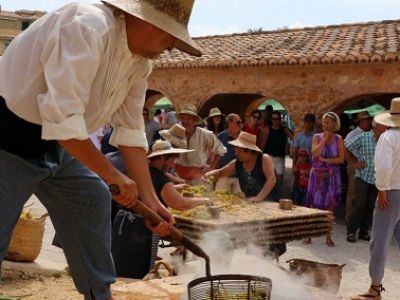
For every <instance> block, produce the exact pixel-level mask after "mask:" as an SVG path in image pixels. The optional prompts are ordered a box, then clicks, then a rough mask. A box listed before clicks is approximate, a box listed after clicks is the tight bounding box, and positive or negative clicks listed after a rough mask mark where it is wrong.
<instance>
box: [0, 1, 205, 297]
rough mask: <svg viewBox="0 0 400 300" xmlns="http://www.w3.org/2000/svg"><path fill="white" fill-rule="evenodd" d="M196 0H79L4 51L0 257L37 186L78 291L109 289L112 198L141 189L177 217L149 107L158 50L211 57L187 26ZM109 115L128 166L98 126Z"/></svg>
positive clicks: (102, 293)
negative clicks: (150, 133)
mask: <svg viewBox="0 0 400 300" xmlns="http://www.w3.org/2000/svg"><path fill="white" fill-rule="evenodd" d="M193 2H194V1H193V0H192V1H190V0H168V1H167V0H159V1H152V0H140V1H139V0H104V1H102V3H96V4H83V3H71V4H68V5H65V6H64V7H62V8H60V9H58V10H56V11H54V12H50V13H48V14H46V15H45V16H43V17H41V18H40V19H39V20H37V21H36V22H34V23H33V24H32V25H31V26H30V27H29V28H28V29H27V30H25V31H24V32H23V33H21V34H20V35H18V36H17V37H16V38H15V39H14V40H13V41H12V42H11V44H10V45H9V46H8V48H7V50H6V51H5V53H4V55H3V56H2V57H1V59H0V96H1V98H0V122H1V123H0V128H1V129H0V149H1V150H0V164H1V166H2V167H1V168H0V263H1V261H2V260H3V258H4V256H5V254H6V251H7V247H8V244H9V241H10V238H11V233H12V230H13V228H14V226H15V224H16V223H17V221H18V217H19V215H20V212H21V209H22V207H23V205H24V203H25V202H26V201H27V199H28V198H29V197H30V195H31V194H32V193H35V195H36V196H38V198H39V199H40V201H41V202H42V203H43V204H44V205H45V206H46V208H47V210H48V211H49V214H50V217H51V219H52V221H53V224H54V226H55V229H56V231H57V233H58V237H59V239H60V242H61V245H62V247H63V249H64V251H65V254H66V257H67V260H68V264H69V267H70V270H71V275H72V277H73V279H74V283H75V285H76V288H77V289H78V291H79V292H80V293H82V294H84V295H85V298H86V299H109V298H110V299H111V292H110V284H111V283H112V282H113V281H114V279H115V274H114V268H113V264H112V259H111V254H110V236H111V234H110V231H111V229H110V203H111V195H110V193H109V191H108V187H107V185H111V184H112V185H117V186H118V187H119V190H120V193H119V194H118V195H116V196H115V199H116V200H117V201H118V202H119V203H120V204H123V205H125V206H127V207H133V206H134V204H135V201H136V199H137V196H138V195H140V197H141V200H142V201H143V202H145V203H146V204H148V205H149V206H150V207H151V208H152V209H153V210H155V211H156V212H157V213H159V214H160V215H162V216H163V217H164V218H165V219H166V220H168V222H169V223H170V224H173V223H174V220H173V218H172V216H171V215H170V213H169V212H168V211H167V210H166V208H165V207H164V206H163V205H162V204H161V203H160V202H159V200H158V198H157V195H156V193H155V192H154V189H153V187H152V185H151V184H149V183H150V176H149V171H148V166H147V159H146V151H147V143H146V138H145V132H144V123H143V117H142V108H143V103H144V100H145V91H146V89H147V77H148V76H149V74H150V72H151V60H150V59H154V58H156V57H158V56H159V55H160V54H161V53H162V52H163V51H164V50H166V49H172V48H173V47H177V48H179V49H181V50H183V51H186V52H188V53H190V54H193V55H198V56H199V55H201V52H200V51H199V47H198V46H197V45H196V43H195V42H194V41H193V40H192V39H191V38H190V36H189V34H188V31H187V24H188V21H189V17H190V13H191V10H192V7H193ZM106 123H110V124H111V125H112V126H113V128H114V130H113V133H112V136H111V140H110V141H111V144H113V145H117V146H118V147H119V150H120V151H121V153H122V155H123V157H124V160H125V164H126V166H127V169H128V170H129V174H130V175H131V176H132V179H133V180H132V179H130V178H128V177H127V176H125V175H124V174H122V173H121V172H120V171H118V170H117V169H116V168H115V167H113V166H112V164H111V163H110V162H109V161H108V160H107V159H106V158H105V157H104V155H102V153H101V152H100V151H98V150H97V149H96V147H95V146H94V145H93V143H92V142H91V141H90V139H89V135H90V134H91V133H93V132H94V131H95V130H96V129H97V128H99V127H101V126H103V125H104V124H106Z"/></svg>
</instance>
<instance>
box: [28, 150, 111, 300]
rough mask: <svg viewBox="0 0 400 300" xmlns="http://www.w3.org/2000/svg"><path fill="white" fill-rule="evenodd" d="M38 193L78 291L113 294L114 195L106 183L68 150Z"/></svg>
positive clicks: (104, 296)
mask: <svg viewBox="0 0 400 300" xmlns="http://www.w3.org/2000/svg"><path fill="white" fill-rule="evenodd" d="M36 194H37V196H38V197H39V199H40V200H41V201H42V203H43V204H44V205H45V206H46V208H47V210H48V211H49V215H50V218H51V220H52V222H53V224H54V227H55V229H56V232H57V236H58V238H59V241H60V244H61V246H62V248H63V250H64V252H65V255H66V258H67V261H68V264H69V267H70V270H71V275H72V277H73V280H74V283H75V286H76V287H77V289H78V291H79V292H80V293H82V294H84V295H85V297H86V298H88V299H89V298H90V296H91V295H93V296H94V298H95V299H96V300H97V299H107V298H108V297H110V295H111V292H110V284H111V283H113V282H114V280H115V274H114V266H113V262H112V258H111V220H110V211H111V195H110V192H109V191H108V188H107V186H106V184H105V183H104V182H103V181H102V180H101V179H100V178H99V177H98V176H97V175H96V174H94V173H93V172H92V171H90V170H89V169H88V168H86V167H85V166H83V165H82V164H80V163H79V162H78V161H76V160H75V159H73V158H71V156H69V155H68V154H67V153H64V154H63V156H62V161H61V163H60V166H59V168H57V169H56V170H55V172H54V174H53V176H52V177H51V178H49V179H46V180H44V181H43V182H42V183H41V184H40V185H39V188H38V191H37V193H36Z"/></svg>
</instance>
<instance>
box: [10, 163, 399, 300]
mask: <svg viewBox="0 0 400 300" xmlns="http://www.w3.org/2000/svg"><path fill="white" fill-rule="evenodd" d="M288 165H290V164H289V163H288ZM287 171H288V170H287ZM286 174H288V172H287V173H286ZM289 174H290V173H289ZM285 185H286V186H287V187H289V186H290V185H291V183H290V176H287V179H286V183H285ZM284 190H286V191H287V189H284ZM28 203H32V206H31V207H30V209H32V212H33V213H35V214H36V215H41V214H43V213H45V212H46V210H45V208H44V207H43V206H42V205H41V204H40V202H39V201H38V200H37V198H36V197H34V196H33V197H32V198H31V199H30V200H29V201H28ZM342 211H343V209H342V210H340V211H339V213H338V215H339V217H338V219H337V221H336V224H335V226H334V236H333V238H334V240H335V242H336V247H334V248H329V247H327V246H326V245H325V239H324V238H317V239H314V240H313V243H312V244H311V245H303V244H302V243H301V242H300V241H295V242H292V243H289V244H288V251H287V253H286V254H284V255H283V256H282V257H281V260H280V261H281V265H282V266H284V267H286V268H287V266H286V264H285V261H286V260H288V259H292V258H302V259H310V260H315V261H320V262H324V263H337V264H343V263H345V264H346V266H345V267H344V269H343V279H342V284H341V288H340V291H339V294H340V295H342V296H349V295H352V294H355V293H358V292H361V291H364V290H365V288H366V287H367V286H368V285H369V276H368V259H369V245H368V243H367V242H364V241H357V243H355V244H350V243H347V242H346V228H345V226H344V221H343V218H342V217H341V215H343V213H342ZM53 236H54V228H53V226H52V224H51V221H50V219H49V218H48V219H47V220H46V228H45V235H44V239H43V247H42V251H41V253H40V255H39V257H38V259H37V260H36V261H35V262H34V263H13V262H7V261H6V262H4V266H5V267H6V268H15V269H22V270H29V271H37V272H42V273H46V272H48V273H49V274H51V273H53V272H54V271H62V270H64V268H65V267H66V266H67V264H66V261H65V257H64V254H63V252H62V250H60V249H58V248H56V247H54V246H52V245H51V241H52V239H53ZM168 251H170V250H168ZM161 255H163V256H166V255H169V254H168V252H167V250H166V249H164V250H163V251H162V252H161ZM266 276H268V275H266ZM399 278H400V252H399V248H398V247H397V245H395V243H394V242H393V243H392V246H391V248H390V251H389V257H388V261H387V265H386V270H385V279H384V286H385V288H386V292H385V293H384V294H383V299H390V300H398V299H400V296H399V295H400V285H399V284H398V280H399Z"/></svg>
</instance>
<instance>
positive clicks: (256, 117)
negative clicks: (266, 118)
mask: <svg viewBox="0 0 400 300" xmlns="http://www.w3.org/2000/svg"><path fill="white" fill-rule="evenodd" d="M251 117H252V118H254V119H258V120H260V119H261V116H256V115H254V116H251Z"/></svg>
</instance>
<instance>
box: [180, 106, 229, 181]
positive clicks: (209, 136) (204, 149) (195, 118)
mask: <svg viewBox="0 0 400 300" xmlns="http://www.w3.org/2000/svg"><path fill="white" fill-rule="evenodd" d="M176 117H177V118H178V120H180V121H181V123H182V126H183V127H184V128H185V129H186V132H185V135H186V137H185V139H186V142H187V149H194V150H196V151H194V152H192V153H184V154H181V155H180V156H179V160H178V161H177V165H176V170H177V172H178V174H179V176H180V177H181V178H183V179H186V180H189V181H190V182H192V183H195V182H197V181H199V180H200V179H201V177H202V176H203V175H204V173H206V172H207V171H209V170H213V169H215V167H216V165H217V163H218V160H219V159H220V157H221V156H223V155H224V154H225V153H226V149H225V147H224V146H223V145H222V143H221V142H220V141H219V140H218V139H217V137H216V136H215V135H214V134H213V133H212V132H211V131H209V130H207V129H204V128H201V127H199V126H197V125H199V124H201V123H202V122H203V119H202V118H201V117H200V116H199V115H198V114H197V108H196V106H195V105H193V104H187V105H185V106H184V107H183V109H182V110H181V111H180V112H179V113H177V114H176Z"/></svg>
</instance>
